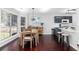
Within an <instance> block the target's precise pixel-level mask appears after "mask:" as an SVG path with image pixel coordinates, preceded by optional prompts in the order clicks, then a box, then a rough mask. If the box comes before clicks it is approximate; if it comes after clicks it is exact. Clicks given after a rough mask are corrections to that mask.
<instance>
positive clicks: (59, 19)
mask: <svg viewBox="0 0 79 59" xmlns="http://www.w3.org/2000/svg"><path fill="white" fill-rule="evenodd" d="M62 19H69V23H72V16H55V17H54V23H62Z"/></svg>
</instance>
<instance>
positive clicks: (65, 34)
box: [62, 33, 69, 47]
mask: <svg viewBox="0 0 79 59" xmlns="http://www.w3.org/2000/svg"><path fill="white" fill-rule="evenodd" d="M62 36H63V37H64V39H63V40H64V41H66V43H67V47H69V34H68V33H63V34H62Z"/></svg>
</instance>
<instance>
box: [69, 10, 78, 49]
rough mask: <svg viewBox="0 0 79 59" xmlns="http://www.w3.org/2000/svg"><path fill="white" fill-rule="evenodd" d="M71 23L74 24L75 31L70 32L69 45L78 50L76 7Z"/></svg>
mask: <svg viewBox="0 0 79 59" xmlns="http://www.w3.org/2000/svg"><path fill="white" fill-rule="evenodd" d="M73 25H75V28H76V29H75V33H72V34H71V37H70V45H71V46H72V47H73V48H75V49H76V50H79V47H78V46H77V44H79V9H77V13H76V14H74V15H73Z"/></svg>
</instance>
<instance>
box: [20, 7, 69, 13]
mask: <svg viewBox="0 0 79 59" xmlns="http://www.w3.org/2000/svg"><path fill="white" fill-rule="evenodd" d="M23 9H24V8H23ZM40 9H43V8H35V9H34V11H35V13H41V14H55V13H56V14H58V13H65V10H67V9H69V8H49V9H48V10H46V11H45V12H41V11H40ZM21 12H22V13H25V14H27V13H29V14H31V13H33V10H32V8H25V9H24V11H23V10H22V11H21Z"/></svg>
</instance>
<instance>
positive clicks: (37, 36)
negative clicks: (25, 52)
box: [20, 29, 39, 46]
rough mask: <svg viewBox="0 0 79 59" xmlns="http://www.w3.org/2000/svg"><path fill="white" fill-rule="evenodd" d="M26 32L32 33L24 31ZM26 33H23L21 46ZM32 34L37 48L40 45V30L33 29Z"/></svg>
mask: <svg viewBox="0 0 79 59" xmlns="http://www.w3.org/2000/svg"><path fill="white" fill-rule="evenodd" d="M24 31H27V32H30V31H29V30H24ZM24 31H23V32H21V36H20V39H21V40H20V44H22V40H23V35H24ZM31 33H32V36H33V38H34V39H35V40H34V41H35V46H37V45H38V43H39V32H38V29H31Z"/></svg>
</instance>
